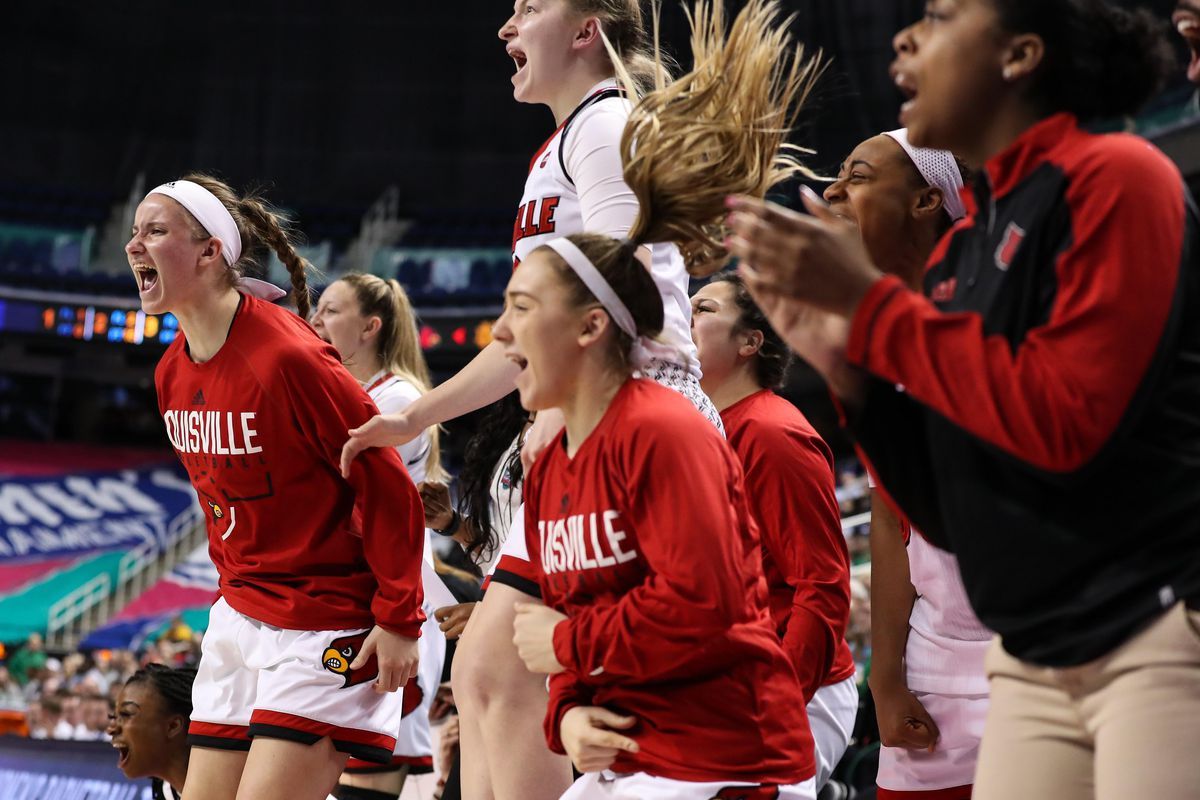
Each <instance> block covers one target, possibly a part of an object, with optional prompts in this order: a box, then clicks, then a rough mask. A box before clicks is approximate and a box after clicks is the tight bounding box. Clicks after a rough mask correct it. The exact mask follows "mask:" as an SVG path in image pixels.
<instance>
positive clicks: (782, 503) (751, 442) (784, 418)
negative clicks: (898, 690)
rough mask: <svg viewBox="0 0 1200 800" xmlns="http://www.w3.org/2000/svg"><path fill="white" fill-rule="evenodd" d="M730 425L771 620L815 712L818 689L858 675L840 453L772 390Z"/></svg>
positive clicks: (734, 413)
mask: <svg viewBox="0 0 1200 800" xmlns="http://www.w3.org/2000/svg"><path fill="white" fill-rule="evenodd" d="M721 420H722V421H723V422H724V423H725V436H726V438H727V439H728V441H729V445H730V446H731V447H732V448H733V450H734V452H735V453H737V455H738V458H739V459H740V460H741V462H742V469H743V470H744V471H745V474H746V498H747V500H748V502H749V505H750V510H751V512H752V513H753V514H754V521H755V522H756V523H757V524H758V531H759V533H760V534H761V535H762V545H763V546H762V557H763V571H764V573H765V574H766V577H767V588H768V590H769V591H770V605H771V617H772V618H773V619H774V620H775V627H776V630H778V632H779V635H780V636H781V637H782V639H783V649H784V651H785V652H787V654H788V655H789V656H790V657H791V659H792V666H794V667H795V668H796V674H797V675H798V676H799V678H800V687H801V688H802V689H803V690H804V700H805V702H806V703H807V702H808V701H810V700H812V697H813V695H814V694H815V693H816V691H817V689H820V688H821V687H822V686H828V685H830V684H834V683H840V682H841V681H844V680H846V679H847V678H849V677H850V676H852V675H853V674H854V656H853V655H852V654H851V652H850V645H848V644H846V625H847V624H848V623H849V621H850V554H849V552H847V550H846V537H845V536H843V535H842V517H841V513H840V511H839V510H838V502H837V496H836V494H835V490H834V478H833V453H832V452H830V450H829V446H828V445H827V444H825V440H824V439H822V438H821V437H820V435H818V434H817V432H816V431H815V430H813V427H812V425H810V424H809V422H808V420H807V419H805V418H804V415H803V414H801V413H800V411H799V409H797V408H796V407H795V406H794V405H792V404H791V403H789V402H788V401H787V400H784V399H783V398H782V397H780V396H779V395H777V394H775V393H774V392H772V391H771V390H770V389H763V390H762V391H760V392H755V393H754V394H752V395H750V396H749V397H746V398H743V399H742V400H739V401H738V402H736V403H734V404H733V405H731V406H730V407H729V408H727V409H725V410H724V411H722V412H721Z"/></svg>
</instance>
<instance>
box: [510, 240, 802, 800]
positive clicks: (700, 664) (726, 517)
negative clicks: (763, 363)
mask: <svg viewBox="0 0 1200 800" xmlns="http://www.w3.org/2000/svg"><path fill="white" fill-rule="evenodd" d="M634 247H636V244H634V243H630V244H622V243H621V242H618V241H616V240H613V239H610V238H607V237H602V236H597V235H594V234H577V235H575V236H571V237H567V238H564V239H559V240H554V241H552V242H551V243H550V244H548V245H546V246H545V247H543V248H539V249H538V250H535V251H533V252H532V253H530V255H529V256H528V258H527V259H526V261H525V263H524V264H523V265H522V267H521V269H519V270H517V271H516V273H514V275H513V278H512V280H511V281H510V282H509V285H508V292H507V300H506V309H505V312H504V314H503V316H501V318H500V319H499V321H498V322H497V325H496V327H495V329H494V335H495V336H496V338H497V340H498V341H500V342H501V343H502V344H503V345H505V355H506V356H507V357H508V358H510V359H511V360H512V361H513V362H514V363H515V364H517V366H518V367H520V369H521V372H520V373H519V374H518V376H517V388H518V389H519V390H520V392H521V402H522V404H523V405H525V407H526V408H529V409H530V410H537V409H541V408H561V409H563V410H564V412H565V415H566V433H565V436H564V437H563V439H562V440H561V441H558V442H554V443H552V444H551V445H550V446H549V447H547V448H546V449H545V450H544V451H543V454H542V455H541V456H540V457H539V459H538V460H537V462H536V463H535V465H534V467H533V469H532V471H531V472H530V474H529V476H528V477H527V479H526V482H525V515H526V519H525V530H526V539H527V543H528V546H529V553H530V555H531V556H532V557H533V558H535V559H537V561H538V563H539V565H540V567H541V570H540V573H541V574H540V576H539V582H540V585H541V589H542V594H543V597H544V598H545V599H546V601H547V603H548V604H549V607H546V606H542V605H538V604H522V605H520V606H518V609H517V619H516V626H515V638H514V641H515V642H516V645H517V647H518V650H519V652H520V654H521V656H522V658H523V659H524V661H525V663H526V666H528V667H529V668H530V669H531V670H534V671H537V672H542V673H548V674H549V675H550V705H549V708H548V710H547V712H546V736H547V739H548V741H549V743H550V746H551V747H552V748H553V749H554V750H556V751H558V752H565V753H567V754H569V755H570V756H571V759H572V761H573V762H574V763H575V765H576V767H578V768H579V769H580V770H581V771H583V772H585V773H587V774H585V776H584V777H582V778H581V779H579V781H577V782H576V783H575V785H574V786H572V788H571V789H570V790H569V791H567V793H566V794H564V795H563V797H564V798H568V799H569V800H584V799H585V798H586V799H588V800H590V799H591V798H623V799H625V798H628V800H633V798H640V799H641V800H667V799H668V798H679V799H680V800H685V799H694V800H708V798H712V797H742V796H754V797H759V796H761V797H780V798H813V797H815V788H814V780H813V777H812V776H813V772H814V766H813V744H812V738H811V736H810V734H809V732H808V724H807V720H806V718H805V714H804V707H803V703H804V701H803V694H802V693H801V691H800V687H799V684H798V683H797V681H796V678H795V673H794V671H793V670H792V667H791V665H790V664H789V662H788V658H787V656H786V655H785V654H784V652H783V649H782V647H781V646H780V643H779V640H778V638H777V637H776V634H775V628H774V625H773V623H772V622H771V619H770V614H769V611H768V609H767V602H766V591H765V584H764V582H763V579H762V557H761V555H760V554H759V548H760V544H759V541H758V535H757V530H756V528H755V526H754V522H753V519H752V517H751V515H750V510H749V507H748V503H747V497H746V494H745V490H744V487H743V484H742V478H741V469H740V467H739V465H738V463H737V461H736V458H735V456H734V454H733V453H732V452H731V451H730V450H729V449H728V447H727V446H726V443H725V441H724V439H723V438H722V437H721V435H720V434H719V433H718V432H717V431H716V430H715V429H713V428H712V426H711V425H708V424H707V423H706V422H705V421H704V419H703V417H701V416H700V415H699V414H698V413H697V412H696V410H695V408H694V407H693V406H692V405H691V404H689V403H688V402H687V401H686V400H684V399H683V398H682V397H680V396H679V395H678V394H676V393H675V392H672V391H671V390H669V389H666V388H664V387H662V386H660V385H658V384H657V383H655V382H653V381H649V380H646V379H643V378H634V377H631V372H633V371H636V370H637V369H638V366H639V365H640V364H641V363H642V361H641V359H644V358H645V355H644V354H643V353H642V352H641V351H640V347H639V346H640V344H641V341H640V340H641V339H642V338H643V337H645V338H651V337H653V336H654V335H655V334H656V333H657V332H658V330H659V326H660V325H661V324H662V319H663V316H662V309H661V305H660V304H659V303H658V302H657V298H656V297H655V296H654V292H653V291H652V287H653V284H652V282H651V281H650V279H649V276H648V275H647V274H646V272H645V270H643V269H642V268H641V265H640V264H639V262H638V261H637V259H636V257H635V256H634ZM697 465H702V467H703V468H697Z"/></svg>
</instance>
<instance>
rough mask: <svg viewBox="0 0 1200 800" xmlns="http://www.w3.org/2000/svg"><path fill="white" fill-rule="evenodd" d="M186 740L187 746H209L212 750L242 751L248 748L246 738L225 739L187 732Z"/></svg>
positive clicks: (248, 744) (248, 743) (248, 742)
mask: <svg viewBox="0 0 1200 800" xmlns="http://www.w3.org/2000/svg"><path fill="white" fill-rule="evenodd" d="M187 742H188V746H189V747H210V748H212V749H213V750H234V751H238V752H243V753H244V752H246V751H247V750H249V749H250V741H249V740H248V739H226V738H225V737H224V736H203V735H201V734H198V733H189V734H188V737H187Z"/></svg>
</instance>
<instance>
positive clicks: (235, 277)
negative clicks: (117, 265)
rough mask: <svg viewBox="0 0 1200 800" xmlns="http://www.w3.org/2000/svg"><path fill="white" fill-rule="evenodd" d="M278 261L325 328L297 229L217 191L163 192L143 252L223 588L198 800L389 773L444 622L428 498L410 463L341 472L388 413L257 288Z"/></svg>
mask: <svg viewBox="0 0 1200 800" xmlns="http://www.w3.org/2000/svg"><path fill="white" fill-rule="evenodd" d="M259 245H269V246H271V247H272V248H273V249H274V250H275V252H276V253H277V254H278V255H279V257H280V259H281V260H282V261H283V263H284V264H285V265H287V267H288V270H289V272H290V274H291V276H292V286H293V290H294V299H295V301H296V305H297V307H298V309H299V311H300V313H301V314H302V315H307V313H308V311H309V307H308V306H309V301H308V294H307V292H308V289H307V284H306V280H305V268H306V264H305V262H304V261H303V260H302V259H301V258H300V257H299V256H298V255H297V254H296V251H295V249H294V248H293V247H292V245H291V243H290V240H289V238H288V235H287V233H286V231H285V229H284V228H283V227H282V225H281V224H280V220H279V218H278V217H277V216H276V215H275V214H274V213H273V212H271V211H270V210H269V209H268V207H267V206H265V205H264V204H263V202H262V201H261V200H259V199H258V198H257V197H254V196H250V197H241V196H239V195H238V194H236V193H235V192H234V191H233V190H232V189H230V188H229V187H228V186H226V185H225V184H223V183H221V182H220V181H217V180H215V179H213V178H210V177H208V176H204V175H191V176H188V177H187V178H185V179H183V180H178V181H173V182H171V183H166V184H163V185H161V186H159V187H157V188H155V189H153V190H152V191H151V192H150V193H149V194H148V195H147V196H146V198H145V199H144V200H143V201H142V202H141V203H140V204H139V206H138V208H137V212H136V214H135V217H134V224H133V236H132V238H131V239H130V241H129V243H128V244H127V245H126V248H125V249H126V254H127V257H128V260H129V264H130V267H131V268H132V270H133V272H134V275H135V277H136V280H137V284H138V290H139V295H140V298H141V303H142V308H143V309H144V310H145V311H146V312H147V313H155V314H161V313H165V312H168V311H170V312H172V313H174V314H175V315H176V316H177V317H178V319H179V323H180V328H181V331H182V335H181V336H180V337H179V338H178V339H177V340H176V341H175V342H173V343H172V344H171V346H170V347H169V348H168V349H167V352H166V353H165V354H164V355H163V357H162V360H161V361H160V362H159V365H158V368H157V370H156V372H155V384H156V387H157V390H158V401H159V408H160V410H161V412H162V414H163V419H164V422H165V423H166V428H167V435H168V438H169V439H170V441H171V443H172V445H173V446H174V447H175V450H176V452H177V453H178V455H179V458H180V460H181V461H182V462H183V465H184V467H185V468H186V469H187V470H188V473H189V476H190V478H191V482H192V485H193V487H194V488H195V490H196V492H197V494H198V496H199V498H200V502H201V504H202V507H203V508H204V510H205V511H206V512H207V514H206V516H207V525H208V533H209V551H210V554H211V556H212V560H213V564H214V565H215V566H216V568H217V571H218V573H219V574H220V587H221V599H220V600H218V601H217V603H216V605H214V606H213V609H212V612H211V615H210V625H209V628H208V631H207V633H206V634H205V637H204V643H203V647H202V657H201V660H200V665H199V669H198V674H197V677H196V682H195V690H194V693H193V701H194V709H193V713H192V722H191V725H190V728H189V734H190V740H191V743H192V745H193V751H192V757H191V761H190V763H189V765H188V776H187V789H186V793H187V800H201V799H202V798H213V799H214V800H226V799H227V798H228V799H230V800H231V799H232V798H234V797H235V796H236V795H238V794H239V793H240V794H241V796H243V797H245V796H251V797H256V798H281V799H283V798H286V799H287V800H302V799H303V798H313V799H314V800H316V799H317V798H321V799H322V800H323V798H324V797H325V796H326V795H327V794H328V792H329V790H330V789H332V788H333V786H334V783H335V781H336V780H337V776H338V775H339V774H340V773H341V771H342V767H343V764H344V763H345V760H346V756H347V754H353V755H356V756H358V757H360V758H365V759H367V760H372V761H376V762H382V763H386V762H387V761H389V760H390V758H391V753H392V750H393V748H394V747H395V738H396V733H395V724H394V720H395V719H396V718H397V717H398V716H399V707H400V703H401V697H400V694H399V693H397V692H396V690H397V689H398V688H399V687H401V686H403V685H404V684H405V683H407V682H408V680H409V679H410V678H411V677H412V676H413V675H414V674H415V672H416V667H417V637H418V636H419V633H420V629H421V623H422V621H423V619H424V617H423V615H422V613H421V597H422V594H421V585H420V573H421V555H422V547H423V531H424V526H423V525H422V524H421V523H422V513H421V506H420V499H419V497H418V496H417V492H416V488H415V487H414V486H413V483H412V481H411V480H410V479H409V478H408V475H407V474H406V473H405V471H404V466H403V464H401V463H400V459H399V457H398V456H397V455H396V453H395V451H393V450H390V449H388V450H378V451H371V453H370V454H368V458H367V460H365V461H363V462H362V464H360V465H356V467H355V468H354V470H353V471H352V472H351V473H350V477H349V479H346V478H343V477H342V476H341V475H339V474H338V470H337V464H336V460H337V454H338V453H339V452H340V449H341V447H342V444H343V443H344V440H345V428H346V426H347V425H350V426H353V425H355V424H358V423H360V422H362V421H365V420H366V419H368V418H369V417H370V416H371V415H372V414H373V413H374V412H375V406H374V404H373V403H372V402H371V400H370V398H369V397H367V395H366V393H365V392H363V391H362V388H361V387H360V386H358V385H357V383H356V382H355V381H354V379H353V378H352V377H351V376H350V375H349V373H347V372H346V371H345V370H344V369H342V368H341V367H340V366H339V363H338V360H337V358H336V354H335V353H334V351H333V349H332V348H331V347H329V346H328V345H326V344H325V343H323V342H322V341H321V340H320V339H319V338H318V337H317V336H316V334H314V333H313V331H312V329H311V328H310V327H309V326H308V324H307V323H306V322H305V321H304V319H303V318H302V317H297V316H296V315H295V314H292V313H290V312H289V311H287V310H285V309H282V308H279V307H277V306H274V305H272V304H271V303H269V302H267V301H266V300H264V299H261V298H260V297H257V296H255V295H254V294H252V293H251V292H260V293H267V289H266V288H264V287H269V285H264V284H261V283H257V284H247V283H246V282H245V279H243V278H241V277H240V276H241V275H242V270H243V268H244V266H245V264H246V262H245V261H244V260H243V253H250V252H253V250H254V248H255V247H258V246H259ZM269 288H271V289H273V288H274V287H269ZM274 294H275V295H276V296H280V295H282V294H283V292H282V290H278V289H275V290H274ZM352 515H353V518H352Z"/></svg>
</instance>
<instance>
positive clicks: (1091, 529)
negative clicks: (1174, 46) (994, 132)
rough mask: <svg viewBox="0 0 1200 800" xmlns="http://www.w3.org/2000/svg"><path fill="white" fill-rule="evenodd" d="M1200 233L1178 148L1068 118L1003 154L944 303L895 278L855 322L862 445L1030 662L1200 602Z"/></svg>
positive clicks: (939, 277)
mask: <svg viewBox="0 0 1200 800" xmlns="http://www.w3.org/2000/svg"><path fill="white" fill-rule="evenodd" d="M1198 230H1200V228H1198V222H1197V213H1196V209H1195V205H1194V203H1193V201H1192V199H1191V197H1190V195H1189V194H1188V191H1187V188H1186V187H1185V186H1184V183H1183V180H1182V178H1181V176H1180V175H1179V171H1178V170H1177V169H1176V168H1175V166H1174V165H1173V164H1172V163H1171V162H1170V161H1169V160H1168V159H1167V157H1166V156H1164V155H1163V154H1162V153H1161V152H1159V151H1158V150H1156V149H1155V148H1154V147H1153V146H1151V145H1150V144H1149V143H1148V142H1146V141H1144V140H1142V139H1139V138H1137V137H1136V136H1130V135H1127V134H1108V135H1096V134H1092V133H1088V132H1087V131H1084V130H1081V129H1080V128H1079V127H1078V125H1077V124H1076V121H1075V119H1074V118H1073V117H1071V116H1070V115H1068V114H1058V115H1055V116H1052V117H1049V118H1047V119H1045V120H1042V121H1041V122H1039V123H1038V124H1036V125H1034V126H1033V127H1031V128H1029V129H1028V130H1026V131H1025V132H1024V133H1023V134H1021V136H1020V137H1018V138H1017V140H1016V141H1015V142H1013V143H1012V145H1010V146H1009V147H1008V148H1007V149H1006V150H1005V151H1003V152H1002V153H1000V154H998V155H997V156H995V157H994V158H992V159H991V160H990V161H988V163H987V164H986V166H985V170H984V172H983V174H982V175H981V176H980V177H979V179H978V180H977V181H976V183H975V210H974V211H973V212H972V213H971V214H970V215H969V216H968V217H967V218H966V219H965V220H963V221H960V222H959V223H958V225H956V226H955V228H954V229H953V230H952V231H951V233H950V234H949V235H948V236H947V237H945V238H943V240H942V241H941V242H940V243H939V246H938V248H937V249H936V250H935V251H934V253H933V255H932V256H931V258H930V261H929V268H928V270H927V272H926V275H925V290H926V294H927V295H928V298H927V297H924V296H922V295H920V294H917V293H915V292H911V291H908V290H907V289H905V288H904V286H902V285H901V284H900V282H899V281H898V280H896V279H895V278H883V279H880V280H879V281H878V282H877V283H876V284H875V286H873V287H872V288H871V290H870V291H869V292H868V294H867V296H866V298H865V299H864V300H863V302H862V304H861V305H860V307H859V309H858V312H857V313H856V315H855V317H854V320H853V323H852V328H851V333H850V339H849V343H848V346H847V358H848V360H849V361H850V362H851V363H853V364H856V365H858V366H861V367H863V368H864V369H865V370H866V371H867V372H868V373H870V374H871V375H873V376H875V380H873V381H872V382H871V383H870V386H869V388H868V392H867V396H866V402H865V405H864V406H863V407H862V408H861V409H860V410H859V411H858V412H856V413H855V414H854V418H853V419H852V420H851V427H852V432H853V434H854V436H855V438H856V439H857V441H858V444H859V446H860V449H861V451H862V452H863V453H864V454H865V456H866V458H867V460H868V461H869V462H870V464H871V467H872V470H873V471H874V472H875V474H876V475H877V477H878V479H879V484H880V486H881V487H882V489H883V490H884V491H886V492H887V493H888V494H889V495H890V496H891V497H892V498H893V499H894V500H895V501H896V505H898V506H899V508H900V509H902V511H903V512H904V514H905V516H907V517H908V518H909V519H911V520H912V522H913V524H914V525H915V526H916V527H917V528H918V529H919V530H920V531H921V533H922V534H924V535H926V536H927V537H929V538H930V539H932V540H933V541H934V542H935V543H936V544H938V545H939V546H941V547H944V548H945V549H948V550H951V551H953V552H954V554H955V555H956V556H957V557H958V561H959V565H960V566H961V568H962V575H963V583H964V585H965V586H966V588H967V593H968V595H969V596H970V598H971V604H972V606H973V607H974V608H975V611H976V613H977V614H978V615H979V618H980V620H982V621H983V623H984V624H985V625H987V626H988V627H989V628H991V629H992V630H994V631H996V632H997V633H999V634H1000V636H1001V638H1002V639H1003V642H1004V647H1005V648H1006V649H1007V650H1008V652H1010V653H1011V654H1013V655H1014V656H1016V657H1018V658H1021V659H1023V660H1026V661H1029V662H1032V663H1036V664H1043V665H1046V666H1056V667H1064V666H1072V665H1076V664H1082V663H1084V662H1087V661H1091V660H1093V659H1095V658H1098V657H1100V656H1103V655H1104V654H1106V653H1109V652H1111V651H1112V650H1113V648H1115V647H1117V646H1119V645H1120V644H1121V643H1123V642H1124V641H1127V640H1128V639H1129V637H1131V636H1132V635H1134V634H1135V633H1136V632H1137V631H1139V630H1140V629H1142V628H1143V627H1145V626H1146V625H1147V624H1149V623H1150V622H1151V621H1152V620H1153V619H1155V618H1156V617H1158V616H1159V615H1161V614H1162V613H1163V611H1164V609H1166V608H1170V607H1171V606H1172V605H1174V604H1175V603H1176V602H1177V601H1178V600H1179V599H1180V598H1197V597H1198V596H1200V253H1198V251H1197V232H1198Z"/></svg>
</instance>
